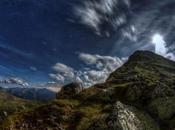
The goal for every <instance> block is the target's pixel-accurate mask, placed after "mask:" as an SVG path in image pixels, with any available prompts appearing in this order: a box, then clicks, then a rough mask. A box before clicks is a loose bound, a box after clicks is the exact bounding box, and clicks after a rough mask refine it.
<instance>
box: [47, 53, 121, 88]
mask: <svg viewBox="0 0 175 130" xmlns="http://www.w3.org/2000/svg"><path fill="white" fill-rule="evenodd" d="M79 59H80V60H81V61H82V62H83V63H84V64H85V65H86V66H85V67H84V68H83V69H81V70H74V69H73V68H71V67H69V66H67V65H64V64H62V63H57V64H56V65H54V66H53V67H52V69H53V71H54V73H51V74H49V75H50V77H51V78H53V79H54V80H56V81H57V82H58V83H60V84H67V83H70V82H81V83H83V84H84V86H86V87H89V86H91V85H94V84H97V83H102V82H104V81H105V80H106V79H107V77H108V76H109V74H110V73H111V72H113V71H114V70H115V69H117V68H118V67H120V66H121V65H122V64H123V60H122V59H120V58H118V57H111V56H101V55H92V54H86V53H80V54H79Z"/></svg>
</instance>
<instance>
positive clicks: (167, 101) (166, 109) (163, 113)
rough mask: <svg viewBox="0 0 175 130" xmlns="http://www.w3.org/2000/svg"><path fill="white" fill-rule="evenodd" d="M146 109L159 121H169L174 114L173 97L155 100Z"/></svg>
mask: <svg viewBox="0 0 175 130" xmlns="http://www.w3.org/2000/svg"><path fill="white" fill-rule="evenodd" d="M148 109H149V111H150V112H151V113H152V114H153V115H155V116H156V117H157V118H159V119H161V120H167V119H170V118H171V117H172V116H173V115H174V114H175V97H167V98H158V99H155V100H153V101H152V102H151V103H150V104H149V106H148Z"/></svg>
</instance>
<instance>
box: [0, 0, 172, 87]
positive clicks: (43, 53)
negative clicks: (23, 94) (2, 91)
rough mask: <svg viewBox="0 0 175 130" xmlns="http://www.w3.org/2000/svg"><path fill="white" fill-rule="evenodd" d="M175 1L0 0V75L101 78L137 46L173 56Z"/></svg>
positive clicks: (91, 80)
mask: <svg viewBox="0 0 175 130" xmlns="http://www.w3.org/2000/svg"><path fill="white" fill-rule="evenodd" d="M174 12H175V0H166V1H165V0H154V1H153V0H83V1H82V0H49V1H48V0H1V1H0V18H1V20H0V77H1V78H2V79H3V78H4V77H5V78H9V77H18V78H21V79H23V80H26V81H28V82H30V83H42V82H52V81H54V82H58V83H59V84H67V83H69V82H74V81H77V82H83V83H84V85H85V86H91V85H92V84H95V83H99V82H103V81H104V80H105V79H106V78H107V76H108V75H109V74H110V73H111V72H112V71H114V70H115V69H117V68H118V67H120V66H121V65H122V64H123V63H124V62H125V61H126V60H127V58H128V57H129V56H130V55H131V54H132V53H133V52H134V51H136V50H150V51H154V52H156V53H158V54H160V55H163V56H165V57H168V58H170V59H172V60H174V59H175V58H174V54H175V41H174V40H175V36H174V35H175V33H174V31H175V14H174Z"/></svg>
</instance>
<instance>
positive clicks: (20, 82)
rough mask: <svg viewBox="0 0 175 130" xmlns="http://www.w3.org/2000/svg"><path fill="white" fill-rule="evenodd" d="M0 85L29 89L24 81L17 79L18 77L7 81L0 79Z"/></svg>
mask: <svg viewBox="0 0 175 130" xmlns="http://www.w3.org/2000/svg"><path fill="white" fill-rule="evenodd" d="M0 84H1V85H2V84H4V85H19V86H22V87H29V86H30V85H29V83H27V82H26V81H25V80H23V79H21V78H18V77H11V78H7V79H1V80H0Z"/></svg>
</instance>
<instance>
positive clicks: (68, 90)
mask: <svg viewBox="0 0 175 130" xmlns="http://www.w3.org/2000/svg"><path fill="white" fill-rule="evenodd" d="M81 91H83V86H82V84H80V83H71V84H68V85H65V86H63V87H62V89H61V91H60V92H59V93H58V94H57V98H72V97H73V96H75V95H77V94H79V93H80V92H81Z"/></svg>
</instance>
